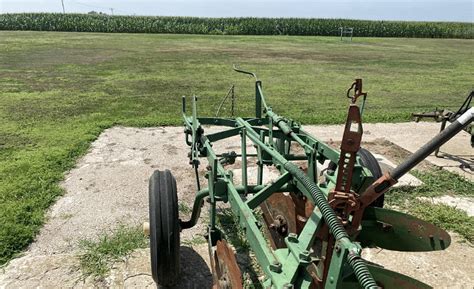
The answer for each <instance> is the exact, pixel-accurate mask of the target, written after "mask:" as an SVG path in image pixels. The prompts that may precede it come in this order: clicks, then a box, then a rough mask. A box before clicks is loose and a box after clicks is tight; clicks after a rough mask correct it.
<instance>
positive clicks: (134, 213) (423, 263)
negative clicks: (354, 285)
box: [0, 124, 474, 288]
mask: <svg viewBox="0 0 474 289" xmlns="http://www.w3.org/2000/svg"><path fill="white" fill-rule="evenodd" d="M416 125H418V124H416ZM428 126H430V125H428ZM408 127H409V126H408V125H406V124H400V125H399V127H398V128H397V124H386V125H383V126H377V125H367V126H366V135H365V136H366V137H365V138H364V139H365V140H366V141H373V140H375V139H376V138H380V137H382V136H386V137H390V138H389V140H393V139H395V140H397V139H400V138H402V136H400V137H398V136H394V135H395V134H396V133H398V134H400V135H406V134H407V133H406V132H405V131H404V130H406V129H407V128H408ZM433 129H434V126H433ZM433 129H432V130H433ZM309 130H313V131H314V134H315V135H316V136H317V137H319V138H321V137H326V140H327V139H328V138H329V139H333V140H335V141H337V140H340V137H341V136H342V135H341V134H340V133H341V132H342V126H322V127H321V126H318V127H316V126H312V127H309ZM212 131H217V129H216V128H214V127H211V128H206V132H212ZM387 131H388V133H387ZM338 134H339V135H338ZM322 139H323V140H325V139H324V138H322ZM460 141H461V142H462V141H463V140H462V139H461V140H460ZM395 143H396V142H395ZM214 147H215V148H216V150H217V151H221V152H225V151H229V150H236V151H238V150H239V148H240V140H239V137H234V138H230V139H228V140H225V141H223V142H220V143H216V144H215V146H214ZM252 149H253V148H252V147H251V145H249V147H248V150H249V152H251V150H252ZM188 151H189V148H188V147H187V146H186V144H185V142H184V136H183V132H182V128H181V127H160V128H144V129H137V128H127V127H115V128H111V129H107V130H105V131H104V132H103V133H102V134H101V135H100V136H99V138H98V139H97V140H96V141H95V142H93V143H92V145H91V148H90V150H89V152H88V154H87V155H86V156H84V157H83V158H82V159H81V160H79V162H78V164H77V166H76V168H74V169H73V170H71V171H70V172H69V173H68V174H67V176H66V179H65V181H64V182H63V184H62V185H63V187H64V188H65V190H66V194H65V195H64V196H63V197H62V198H60V199H59V200H58V201H57V202H56V204H55V205H53V206H52V208H51V210H50V212H49V214H48V218H49V221H48V223H47V224H46V225H45V226H44V227H43V228H42V230H41V232H40V234H39V235H38V236H37V239H36V241H35V242H34V243H33V244H32V245H31V247H30V248H29V250H28V251H27V252H25V254H24V256H22V257H21V258H18V259H15V260H13V261H12V262H11V263H10V264H9V265H8V266H6V267H5V268H3V269H2V270H0V288H30V287H40V288H59V287H81V288H83V287H96V286H98V287H113V288H124V287H140V288H142V287H143V288H146V287H153V286H154V284H153V283H152V282H151V280H150V272H149V266H150V265H149V262H150V261H149V255H148V251H147V250H137V252H135V253H134V255H133V256H132V257H131V258H129V259H128V260H127V261H126V262H124V263H120V264H117V265H116V266H115V267H114V268H113V269H112V272H111V276H110V277H109V278H107V279H106V280H105V283H100V284H96V283H94V281H93V280H90V279H86V280H82V279H81V276H80V271H79V270H78V263H77V258H75V256H76V254H77V252H78V251H77V250H78V242H79V241H80V240H81V239H84V238H87V239H89V238H92V239H93V238H97V236H98V235H100V234H101V233H103V232H104V231H110V230H112V229H113V228H114V227H116V226H117V225H119V224H121V223H126V224H132V225H133V224H139V223H141V222H143V221H145V220H147V218H148V217H147V215H148V196H147V186H148V185H147V182H148V178H149V176H150V175H151V173H152V172H153V171H154V170H155V169H171V170H172V172H173V174H174V175H175V177H176V179H177V185H178V198H179V201H180V202H184V203H185V204H187V205H188V206H192V202H193V200H194V196H195V192H196V186H195V179H194V172H193V171H192V169H191V167H190V166H189V164H188V158H187V152H188ZM384 162H385V161H384ZM386 163H387V164H388V165H390V163H389V162H388V161H387V162H386ZM206 165H207V163H206V160H202V165H201V171H200V175H201V176H202V175H203V173H204V170H205V167H206ZM236 165H238V164H236ZM249 165H250V166H252V164H249ZM253 165H254V164H253ZM235 175H236V176H238V175H240V172H236V174H235ZM264 175H266V176H267V177H269V179H271V178H272V177H275V176H276V175H275V173H274V172H272V171H271V169H269V171H266V172H265V174H264ZM250 176H251V178H252V180H253V179H254V178H255V176H256V173H255V171H251V173H250ZM204 181H205V180H204V178H201V182H202V183H203V185H205V183H204ZM202 213H203V216H204V218H201V219H200V220H199V222H198V224H197V226H196V227H194V228H192V229H190V230H183V232H182V234H181V238H182V240H183V241H189V240H192V239H193V238H195V237H196V236H199V235H203V234H205V232H206V222H205V219H206V218H205V217H206V214H207V210H206V208H203V210H202ZM180 217H181V218H184V219H187V218H188V217H189V216H186V215H182V216H180ZM456 240H458V238H456V237H455V239H454V242H453V244H452V245H451V247H452V250H450V249H448V250H446V251H444V252H435V253H426V254H411V253H399V252H390V251H384V252H383V254H381V253H377V256H375V257H373V256H372V257H369V259H370V260H372V261H376V262H377V263H379V264H382V265H385V266H388V267H389V268H390V269H392V270H395V271H399V272H403V273H406V274H408V275H410V276H412V277H414V278H418V279H420V280H421V281H424V282H426V283H428V284H430V285H433V286H435V287H442V288H444V287H447V286H452V285H453V284H456V285H459V286H465V287H466V288H470V287H472V286H471V285H472V284H473V280H472V279H473V276H474V269H473V266H471V265H470V264H471V262H470V260H471V259H472V258H473V256H474V248H473V247H472V246H471V245H469V244H466V243H460V242H459V243H458V242H457V241H456ZM379 251H380V250H379ZM369 252H373V255H375V254H376V252H378V251H369ZM367 256H369V255H367ZM181 258H183V259H182V260H183V262H182V264H184V267H183V271H184V272H185V273H183V276H182V279H181V280H180V286H181V287H178V288H209V287H210V284H211V282H212V277H211V275H210V269H209V258H208V253H207V245H206V244H204V245H196V246H193V247H192V248H190V247H184V246H183V247H182V250H181ZM412 260H416V262H414V261H412ZM407 264H408V265H407ZM410 264H412V265H413V266H412V265H410ZM414 268H415V269H414ZM81 280H82V281H81ZM189 286H195V287H189Z"/></svg>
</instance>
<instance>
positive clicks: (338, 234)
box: [284, 162, 379, 289]
mask: <svg viewBox="0 0 474 289" xmlns="http://www.w3.org/2000/svg"><path fill="white" fill-rule="evenodd" d="M284 167H285V169H286V170H287V171H288V172H289V173H290V174H291V175H292V176H293V177H295V178H296V179H298V180H299V181H300V182H302V183H303V186H304V187H305V188H306V189H307V190H308V191H309V192H310V193H311V195H312V196H313V198H314V200H315V202H316V205H317V206H318V208H319V210H320V211H321V214H322V215H323V218H324V220H325V222H326V223H327V225H328V227H329V230H330V231H331V233H332V234H333V235H334V237H335V238H336V240H341V239H343V238H347V239H349V235H347V232H346V230H345V229H344V226H343V225H342V224H341V222H340V221H339V219H338V218H337V215H336V213H335V212H334V210H333V209H332V208H331V206H330V205H329V203H328V201H327V199H326V197H325V196H324V194H323V192H322V191H321V190H320V189H319V187H318V186H317V185H316V184H315V183H314V182H313V181H311V180H310V179H309V178H308V176H307V175H306V174H305V173H304V172H303V171H302V170H300V169H299V168H298V166H297V165H295V164H294V163H292V162H287V163H285V165H284ZM348 262H349V265H350V266H351V267H352V269H353V270H354V274H355V275H356V278H357V280H358V281H359V283H360V285H362V287H363V288H365V289H373V288H379V287H378V286H377V284H376V283H375V280H374V278H373V277H372V275H371V274H370V272H369V269H368V268H367V265H366V264H365V262H364V260H362V258H360V256H359V255H358V254H355V253H350V254H349V256H348Z"/></svg>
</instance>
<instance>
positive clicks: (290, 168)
mask: <svg viewBox="0 0 474 289" xmlns="http://www.w3.org/2000/svg"><path fill="white" fill-rule="evenodd" d="M236 70H237V71H238V72H242V73H246V74H249V75H252V76H254V77H255V102H256V106H255V117H250V118H241V117H237V118H233V119H224V118H198V117H197V105H196V97H193V98H192V116H191V117H188V116H186V115H185V112H186V102H185V98H183V118H184V124H185V135H186V143H187V144H188V145H189V146H190V147H191V152H190V154H189V158H190V163H191V164H192V165H193V167H194V168H195V169H196V170H197V168H198V166H199V165H200V160H199V158H202V157H205V158H207V160H208V165H207V173H206V178H207V182H208V187H207V188H204V189H199V188H200V184H199V179H198V180H197V187H198V193H197V195H196V199H195V202H194V206H193V213H192V216H191V219H190V220H189V221H187V222H181V224H182V228H188V227H191V226H193V225H194V224H196V222H197V219H198V218H199V214H200V208H201V206H202V203H203V200H204V198H208V201H209V203H210V221H209V232H210V234H209V235H210V236H209V238H210V239H211V243H212V244H215V242H216V241H217V240H216V238H219V237H220V233H219V229H218V228H217V227H216V223H217V222H216V204H217V203H218V202H228V203H229V204H230V208H231V210H232V212H233V214H234V215H235V216H236V217H237V219H238V225H239V226H240V227H241V228H242V230H243V232H245V235H246V239H247V241H248V243H249V245H250V247H251V249H252V251H253V252H254V254H255V257H256V259H257V261H258V264H259V265H260V267H261V269H262V271H263V272H264V274H265V279H264V280H263V281H262V284H263V286H264V287H265V288H270V287H271V288H310V286H311V284H312V282H313V277H312V276H311V274H310V273H309V272H308V270H306V269H307V268H308V266H309V265H310V264H311V265H312V264H323V263H324V262H323V260H321V258H322V256H319V255H317V254H315V252H313V248H314V245H315V242H316V240H317V234H318V233H321V232H322V231H323V230H327V231H329V232H330V233H331V236H332V237H331V238H334V241H335V246H334V249H331V250H332V253H331V254H330V257H328V260H329V267H328V268H327V276H325V277H323V275H324V274H325V272H324V268H322V267H321V266H319V265H318V266H315V267H313V268H315V270H316V272H313V273H315V274H316V275H317V276H319V278H320V279H323V278H325V280H326V282H325V283H324V284H323V286H324V288H359V287H363V288H376V287H377V285H376V283H375V280H377V282H384V283H383V284H384V286H385V288H397V287H396V284H408V285H407V286H412V287H406V288H426V287H425V284H423V283H421V282H418V281H416V280H413V279H411V278H409V277H406V276H403V275H401V274H398V273H395V272H391V271H388V270H384V269H381V268H379V267H374V266H372V265H367V264H366V263H365V261H364V260H363V259H362V258H361V256H360V254H361V248H362V246H369V245H374V244H375V245H378V246H380V247H383V248H387V249H396V250H402V251H432V250H439V249H444V248H445V247H447V246H449V244H450V239H449V235H447V233H446V232H444V231H443V230H441V229H438V228H436V227H435V226H433V225H431V224H428V223H426V222H423V221H420V220H419V219H417V218H414V217H411V216H407V215H405V214H402V213H399V212H395V211H391V210H386V209H378V208H370V207H369V208H366V209H365V214H364V216H363V221H362V230H361V231H360V232H359V235H358V237H357V239H355V236H356V235H357V234H355V235H354V234H352V235H349V234H348V232H346V228H345V227H344V224H342V223H341V221H340V219H339V218H338V216H337V214H336V212H335V211H334V210H333V209H332V207H331V206H330V204H329V203H328V195H329V193H330V192H331V191H332V190H333V189H334V187H335V183H336V179H337V176H336V173H335V172H332V171H328V172H327V174H326V181H324V182H319V181H318V177H319V175H318V166H320V165H321V164H323V163H324V162H325V161H330V162H333V163H336V164H337V163H338V162H339V157H340V152H339V151H338V150H335V149H333V148H332V147H330V146H329V145H327V144H325V143H323V142H321V141H320V140H319V139H318V138H316V137H314V136H311V135H310V134H308V133H307V132H306V131H304V130H303V129H302V128H301V126H300V124H298V123H297V122H295V121H293V120H290V119H286V118H284V117H282V116H280V115H278V114H276V113H275V112H273V111H272V109H271V107H269V106H268V105H267V103H266V100H265V97H264V94H263V89H262V83H261V81H260V80H258V79H257V77H256V75H255V74H253V73H250V72H246V71H243V70H240V69H236ZM203 125H218V126H225V127H229V128H228V129H227V130H222V131H219V132H216V133H212V134H205V133H204V127H203ZM263 125H265V126H263ZM235 136H240V145H241V151H240V154H239V153H235V152H228V153H222V154H216V153H215V151H214V149H213V147H212V143H213V142H216V141H219V140H222V139H226V138H229V137H235ZM248 141H250V142H251V143H252V144H253V146H254V147H255V148H256V151H257V153H256V154H249V153H248V151H247V146H248ZM291 144H297V145H298V146H299V147H301V148H302V149H303V151H304V153H303V154H299V155H295V154H292V153H291ZM238 157H240V158H241V174H242V185H236V184H234V181H233V173H232V171H229V170H226V169H225V167H224V166H225V165H226V164H228V163H233V162H234V161H235V159H236V158H238ZM249 157H253V158H256V159H257V162H256V165H257V169H258V171H257V182H256V184H249V180H248V162H247V159H248V158H249ZM294 160H299V161H304V162H306V164H307V167H308V170H307V172H303V171H302V170H301V169H300V168H299V166H298V165H296V164H295V163H294V162H293V161H294ZM264 166H274V167H275V168H276V169H277V170H278V171H279V172H280V177H279V178H277V179H276V180H274V181H273V182H271V183H269V184H266V185H264V184H263V173H264V170H263V167H264ZM374 181H375V180H374V177H373V176H372V174H371V172H370V170H369V169H368V168H366V167H364V166H363V165H362V163H361V161H360V159H359V157H357V158H356V164H355V166H354V169H353V176H352V191H353V192H355V193H358V194H363V193H364V191H365V190H366V189H367V188H368V187H369V186H370V185H371V184H372V183H373V182H374ZM275 192H294V193H296V194H298V195H301V196H305V197H306V198H308V199H309V200H310V201H311V202H312V203H313V204H314V205H315V207H314V210H313V212H312V214H311V215H310V217H309V218H308V219H307V220H306V223H305V224H304V227H303V228H302V231H301V232H300V234H299V235H296V234H294V233H290V234H288V236H286V237H285V239H284V243H285V245H286V248H279V249H272V248H271V246H269V244H268V242H267V240H266V239H265V236H264V235H263V233H262V231H261V229H260V227H261V225H262V224H261V223H260V221H259V220H258V219H257V217H256V212H255V210H254V209H256V208H257V207H258V206H259V205H260V204H262V203H263V202H264V201H266V200H267V199H268V198H269V197H270V196H272V195H273V194H274V193H275ZM414 226H415V227H416V226H417V227H416V228H415V227H414ZM354 239H355V240H354ZM322 242H323V243H324V242H327V240H326V241H324V240H323V241H322ZM359 242H360V243H361V244H362V246H361V244H360V243H359ZM323 245H324V244H322V245H321V246H323ZM321 252H323V250H322V249H321ZM321 254H322V253H321ZM328 256H329V255H328ZM324 257H325V256H324ZM400 280H401V281H400ZM397 282H398V283H397ZM400 282H401V283H400ZM291 286H293V287H291ZM413 286H414V287H413ZM417 286H418V287H417ZM398 288H402V287H398Z"/></svg>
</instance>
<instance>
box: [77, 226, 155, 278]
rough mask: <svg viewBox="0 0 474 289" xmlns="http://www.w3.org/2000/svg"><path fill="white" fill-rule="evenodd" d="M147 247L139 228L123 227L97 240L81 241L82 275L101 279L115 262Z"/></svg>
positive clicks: (80, 259) (146, 240)
mask: <svg viewBox="0 0 474 289" xmlns="http://www.w3.org/2000/svg"><path fill="white" fill-rule="evenodd" d="M147 246H148V239H147V238H146V237H145V236H144V234H143V231H142V230H141V228H139V227H127V226H124V225H121V226H119V227H118V228H117V229H116V230H115V231H113V232H112V233H106V234H103V235H101V236H99V238H98V240H83V241H81V243H80V247H81V253H80V254H79V261H80V267H81V270H82V273H83V275H84V276H85V277H87V276H93V277H94V278H96V279H103V278H104V277H106V276H107V274H108V273H109V271H110V269H111V268H112V266H113V264H114V263H115V262H119V261H122V260H124V259H125V258H126V257H128V256H129V255H130V254H131V253H132V252H133V251H134V250H135V249H138V248H145V247H147Z"/></svg>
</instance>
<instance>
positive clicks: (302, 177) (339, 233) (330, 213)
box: [284, 162, 349, 240]
mask: <svg viewBox="0 0 474 289" xmlns="http://www.w3.org/2000/svg"><path fill="white" fill-rule="evenodd" d="M284 167H285V169H287V170H288V172H290V174H292V175H293V176H294V177H295V178H297V179H298V180H299V181H301V182H302V183H303V185H304V186H305V188H306V189H308V191H309V192H310V193H311V195H312V196H313V198H314V200H315V202H316V205H317V206H318V208H319V210H321V213H322V215H323V218H324V220H325V221H326V223H327V224H328V227H329V230H331V233H332V234H333V235H334V237H335V238H336V240H340V239H342V238H349V236H348V235H347V232H346V230H345V229H344V227H343V226H342V224H341V222H340V221H339V219H338V218H337V215H336V213H335V212H334V210H333V209H332V208H331V206H330V205H329V203H328V201H327V200H326V197H325V196H324V194H323V192H322V191H321V190H320V189H319V188H318V186H316V184H315V183H314V182H312V181H311V180H310V179H309V178H308V176H306V174H305V173H304V172H303V171H301V170H300V169H299V168H298V166H297V165H295V164H294V163H292V162H287V163H286V164H285V166H284Z"/></svg>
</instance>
